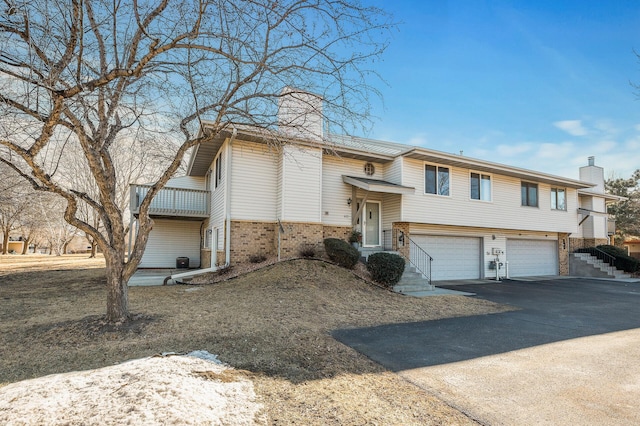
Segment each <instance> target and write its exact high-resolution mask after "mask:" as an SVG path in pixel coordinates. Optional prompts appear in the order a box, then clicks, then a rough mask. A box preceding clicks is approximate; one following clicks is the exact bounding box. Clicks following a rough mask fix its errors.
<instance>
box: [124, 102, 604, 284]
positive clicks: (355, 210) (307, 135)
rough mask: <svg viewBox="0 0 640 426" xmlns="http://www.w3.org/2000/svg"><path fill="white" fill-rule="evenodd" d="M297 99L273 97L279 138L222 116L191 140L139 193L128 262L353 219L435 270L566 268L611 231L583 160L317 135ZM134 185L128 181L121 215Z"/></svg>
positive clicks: (265, 241)
mask: <svg viewBox="0 0 640 426" xmlns="http://www.w3.org/2000/svg"><path fill="white" fill-rule="evenodd" d="M297 97H298V98H299V99H296V96H294V97H289V98H288V97H284V98H283V99H284V102H282V103H281V105H280V117H281V123H280V128H279V130H278V136H277V137H278V142H279V144H276V143H274V142H275V136H274V133H273V132H267V131H264V130H261V129H257V128H250V127H233V126H229V128H228V130H227V131H225V132H223V133H221V134H220V135H219V137H218V138H217V139H215V140H214V141H212V142H210V143H206V144H201V145H200V146H198V147H197V148H196V149H195V150H194V152H193V154H192V156H191V158H190V162H189V166H188V171H187V176H185V177H182V178H177V179H172V180H171V181H170V182H169V184H168V185H167V188H165V189H163V190H162V191H161V193H160V194H159V195H158V197H157V198H156V199H155V200H154V202H153V204H152V208H151V215H152V217H153V218H154V221H155V224H154V227H153V230H152V231H151V234H150V237H149V243H148V245H147V249H146V252H145V254H144V256H143V259H142V263H141V264H140V267H141V268H173V267H175V265H176V259H177V258H179V257H188V258H189V266H190V267H201V268H209V267H212V266H213V267H215V266H220V265H224V264H238V263H242V262H247V261H248V260H249V258H250V257H251V256H255V255H265V256H276V255H277V256H280V257H282V258H285V257H292V256H298V255H299V252H300V250H301V249H303V248H305V247H307V246H308V245H317V246H318V247H321V246H322V241H323V239H324V238H328V237H338V238H344V239H346V238H347V237H348V235H349V234H350V233H351V231H352V230H353V229H357V230H360V231H361V232H362V242H361V250H362V251H364V252H366V251H375V250H384V249H388V250H395V251H397V252H399V253H400V254H402V255H403V256H404V257H405V258H406V259H407V260H409V261H410V262H411V263H413V264H414V265H416V266H417V267H418V270H419V271H422V272H424V273H425V275H426V274H429V275H430V276H431V279H432V280H434V281H438V280H449V279H482V278H495V277H496V274H499V275H500V276H501V277H504V276H507V274H508V275H509V276H511V277H517V276H539V275H567V274H568V273H569V253H570V252H571V251H573V250H574V249H575V248H583V247H591V246H595V245H597V244H604V243H607V241H608V236H609V235H610V233H611V232H612V231H613V230H612V229H609V228H610V225H611V224H610V223H609V221H608V216H607V214H606V204H607V202H610V201H614V200H615V197H611V196H608V195H606V194H605V192H604V173H603V170H602V168H600V167H598V166H596V165H595V162H594V160H593V158H590V159H589V163H588V165H587V166H585V167H582V168H581V169H580V180H574V179H568V178H564V177H560V176H553V175H549V174H546V173H541V172H536V171H532V170H525V169H521V168H517V167H511V166H508V165H504V164H497V163H492V162H488V161H484V160H478V159H474V158H469V157H465V156H463V155H456V154H449V153H445V152H440V151H435V150H431V149H426V148H422V147H415V146H408V145H403V144H398V143H390V142H383V141H378V140H370V139H363V138H353V137H343V136H336V135H331V134H324V133H323V123H322V119H321V117H322V114H321V108H322V102H321V100H320V99H319V98H317V97H315V96H314V95H311V94H303V95H300V94H298V95H297ZM309 105H312V106H313V107H312V108H310V107H309ZM305 108H306V109H305ZM300 111H303V113H300ZM283 141H284V144H282V142H283ZM146 190H147V188H146V187H145V186H132V191H131V193H132V197H131V210H132V212H133V213H134V214H136V213H137V207H138V205H139V202H140V201H141V200H142V197H144V194H145V193H146V192H145V191H146ZM426 269H429V271H428V272H427V271H426Z"/></svg>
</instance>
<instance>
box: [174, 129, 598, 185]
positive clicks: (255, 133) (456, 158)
mask: <svg viewBox="0 0 640 426" xmlns="http://www.w3.org/2000/svg"><path fill="white" fill-rule="evenodd" d="M204 124H205V125H206V123H204ZM232 134H235V135H236V137H237V138H238V139H241V140H245V141H250V142H258V143H294V144H297V145H306V146H312V147H319V148H323V149H324V152H325V153H328V154H332V153H333V154H336V155H339V156H341V157H346V158H354V159H358V160H363V161H373V162H379V163H387V162H390V161H393V160H394V159H396V158H398V157H405V158H412V159H416V160H421V161H427V162H433V163H438V164H442V165H449V166H452V167H460V168H465V169H470V170H474V171H479V172H485V173H491V174H499V175H504V176H510V177H514V178H517V179H522V180H525V181H533V182H540V183H546V184H549V185H561V186H565V187H569V188H576V189H586V188H591V187H594V186H595V184H593V183H590V182H584V181H580V180H576V179H569V178H565V177H562V176H556V175H551V174H548V173H542V172H537V171H534V170H528V169H523V168H519V167H512V166H508V165H506V164H500V163H493V162H490V161H485V160H480V159H477V158H472V157H465V156H464V155H458V154H450V153H446V152H442V151H437V150H433V149H428V148H423V147H419V146H411V145H405V144H400V143H396V142H388V141H381V140H376V139H368V138H361V137H355V136H344V135H336V134H329V135H326V136H325V140H324V141H323V142H316V141H310V140H303V139H295V138H291V137H289V136H286V135H283V134H282V133H278V131H277V130H269V129H261V128H258V127H254V126H241V125H235V126H229V127H227V128H226V129H225V130H223V131H221V132H220V133H219V134H218V135H217V136H216V138H215V139H214V140H213V141H210V142H207V143H202V144H200V145H198V146H197V147H196V148H195V149H194V151H193V154H192V155H191V158H190V161H189V166H188V168H187V174H188V175H190V176H204V175H205V174H206V173H207V170H208V169H209V166H210V164H211V162H212V161H213V159H214V158H215V156H216V154H217V152H218V150H219V149H220V147H221V146H222V144H223V143H224V141H225V140H227V139H228V138H230V137H231V136H232Z"/></svg>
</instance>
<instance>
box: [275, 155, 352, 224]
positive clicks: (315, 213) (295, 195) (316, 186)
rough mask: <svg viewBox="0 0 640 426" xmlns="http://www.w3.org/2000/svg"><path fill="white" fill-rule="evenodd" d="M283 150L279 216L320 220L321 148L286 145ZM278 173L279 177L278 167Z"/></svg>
mask: <svg viewBox="0 0 640 426" xmlns="http://www.w3.org/2000/svg"><path fill="white" fill-rule="evenodd" d="M282 151H283V152H282V182H281V185H282V189H281V191H282V192H281V194H282V195H281V198H282V208H281V210H280V218H279V219H280V220H282V221H291V222H312V223H319V222H320V221H321V215H320V209H321V199H322V195H321V193H322V151H321V150H320V149H313V148H304V147H303V148H300V147H296V146H285V147H283V148H282ZM275 172H276V176H277V175H278V170H277V168H276V170H275ZM274 196H276V194H274ZM345 201H346V199H345Z"/></svg>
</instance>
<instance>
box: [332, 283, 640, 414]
mask: <svg viewBox="0 0 640 426" xmlns="http://www.w3.org/2000/svg"><path fill="white" fill-rule="evenodd" d="M452 288H454V287H452ZM455 290H462V291H468V292H473V293H476V294H477V296H475V297H481V298H484V299H488V300H491V301H494V302H498V303H504V304H508V305H511V306H513V307H515V308H517V309H518V310H515V311H512V312H505V313H501V314H492V315H482V316H473V317H463V318H452V319H446V320H438V321H425V322H418V323H408V324H395V325H386V326H380V327H372V328H363V329H348V330H336V331H335V332H334V333H333V335H334V337H335V338H336V339H338V340H340V341H342V342H343V343H345V344H347V345H349V346H351V347H353V348H354V349H356V350H358V351H359V352H362V353H364V354H365V355H367V356H368V357H370V358H371V359H373V360H375V361H377V362H379V363H381V364H382V365H384V366H386V367H387V368H389V369H391V370H393V371H396V372H398V373H399V374H401V375H402V376H403V377H405V378H406V379H407V380H409V381H412V382H413V383H415V384H416V385H418V386H420V387H422V388H424V389H425V390H427V391H429V392H432V393H434V394H436V395H438V396H439V397H441V398H442V399H444V400H445V401H447V402H448V403H449V404H451V405H452V406H454V407H456V408H458V409H460V410H461V411H463V412H465V413H467V414H468V415H469V416H470V417H471V418H473V419H476V420H478V421H480V422H481V423H484V424H531V423H536V424H640V409H638V408H637V405H638V401H640V367H639V365H640V329H639V327H640V283H625V282H613V281H602V280H590V279H578V278H575V279H573V278H572V279H557V280H546V281H533V282H532V281H528V282H523V281H506V282H502V283H488V284H473V285H468V286H464V285H463V286H455Z"/></svg>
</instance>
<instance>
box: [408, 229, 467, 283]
mask: <svg viewBox="0 0 640 426" xmlns="http://www.w3.org/2000/svg"><path fill="white" fill-rule="evenodd" d="M411 239H412V240H413V241H414V242H415V243H416V244H418V245H419V246H420V247H421V248H422V249H423V250H424V251H426V252H427V253H429V255H431V257H433V262H432V263H431V279H432V280H434V281H440V280H460V279H477V278H480V238H473V237H444V236H436V235H412V236H411Z"/></svg>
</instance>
